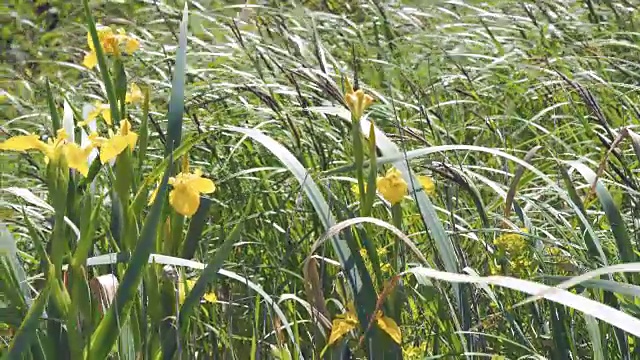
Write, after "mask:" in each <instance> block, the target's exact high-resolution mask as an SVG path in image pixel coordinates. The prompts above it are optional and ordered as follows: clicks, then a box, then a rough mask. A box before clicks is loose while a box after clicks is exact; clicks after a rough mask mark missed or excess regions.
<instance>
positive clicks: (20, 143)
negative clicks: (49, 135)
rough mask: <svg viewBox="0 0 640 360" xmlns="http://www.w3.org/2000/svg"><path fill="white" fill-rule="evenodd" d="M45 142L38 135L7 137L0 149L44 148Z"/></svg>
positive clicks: (23, 149)
mask: <svg viewBox="0 0 640 360" xmlns="http://www.w3.org/2000/svg"><path fill="white" fill-rule="evenodd" d="M44 145H45V144H44V143H43V142H42V141H40V139H39V138H38V135H20V136H14V137H12V138H9V139H7V140H6V141H4V142H3V143H1V144H0V150H12V151H25V150H31V149H39V150H40V149H42V147H43V146H44Z"/></svg>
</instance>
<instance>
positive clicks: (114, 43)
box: [82, 26, 140, 69]
mask: <svg viewBox="0 0 640 360" xmlns="http://www.w3.org/2000/svg"><path fill="white" fill-rule="evenodd" d="M97 30H98V39H99V41H100V46H102V49H103V50H104V53H105V54H113V55H116V56H120V53H121V50H120V47H121V46H122V45H124V52H125V53H127V54H132V53H134V52H135V51H136V50H138V49H139V48H140V42H139V41H138V39H136V38H134V37H132V36H129V35H126V33H125V31H124V29H117V30H116V32H114V31H113V29H111V28H110V27H106V26H105V27H100V28H98V29H97ZM87 44H88V45H89V50H90V51H89V53H88V54H87V55H85V57H84V60H83V61H82V64H83V65H84V66H86V67H87V68H89V69H93V68H94V67H95V66H96V65H97V64H98V57H97V54H96V47H95V46H94V44H93V40H92V39H91V34H90V33H87Z"/></svg>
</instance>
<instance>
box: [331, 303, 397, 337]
mask: <svg viewBox="0 0 640 360" xmlns="http://www.w3.org/2000/svg"><path fill="white" fill-rule="evenodd" d="M374 321H375V323H376V325H378V327H379V328H380V330H382V331H384V332H386V333H387V334H388V335H389V336H390V337H391V339H393V341H395V342H396V343H398V344H401V343H402V333H401V331H400V327H399V326H398V324H397V323H396V322H395V321H394V320H393V319H392V318H390V317H386V316H384V315H383V314H382V311H380V310H378V311H377V312H376V313H375V315H374ZM358 325H359V322H358V317H357V316H356V312H355V308H354V306H353V303H350V304H348V305H347V312H346V313H344V314H341V315H338V316H336V319H334V320H333V322H332V326H331V334H330V335H329V341H328V342H327V345H331V344H333V343H335V342H336V341H338V340H339V339H341V338H342V337H343V336H344V335H345V334H347V333H348V332H350V331H352V330H355V329H356V328H357V327H358Z"/></svg>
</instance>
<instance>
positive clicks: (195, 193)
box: [169, 169, 216, 216]
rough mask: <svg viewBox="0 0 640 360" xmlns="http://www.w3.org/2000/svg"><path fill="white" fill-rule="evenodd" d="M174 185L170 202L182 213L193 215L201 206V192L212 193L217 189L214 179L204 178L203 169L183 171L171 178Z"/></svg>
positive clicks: (170, 180) (170, 182)
mask: <svg viewBox="0 0 640 360" xmlns="http://www.w3.org/2000/svg"><path fill="white" fill-rule="evenodd" d="M169 184H171V186H172V187H173V189H172V190H171V192H170V193H169V204H171V206H172V207H173V208H174V209H175V211H176V212H178V213H179V214H181V215H184V216H192V215H193V214H195V213H196V211H197V210H198V207H199V206H200V194H210V193H212V192H214V191H216V186H215V184H214V183H213V181H211V180H209V179H206V178H203V177H202V171H200V170H199V169H196V170H195V172H193V173H190V172H186V173H185V172H181V173H179V174H178V175H176V177H171V178H169Z"/></svg>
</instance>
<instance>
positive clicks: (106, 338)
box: [84, 159, 172, 359]
mask: <svg viewBox="0 0 640 360" xmlns="http://www.w3.org/2000/svg"><path fill="white" fill-rule="evenodd" d="M170 160H171V159H170ZM170 162H172V161H170ZM169 174H170V173H169V171H165V174H164V177H163V179H162V182H161V184H160V188H159V190H158V200H159V201H156V202H154V204H153V206H152V207H151V211H150V212H149V214H148V215H147V218H146V219H145V223H144V226H143V228H142V232H141V234H140V238H139V240H138V242H137V244H136V248H135V251H134V252H133V255H132V257H131V261H130V263H129V266H128V267H127V269H126V272H125V274H124V276H123V278H122V283H121V285H120V286H119V288H118V292H117V294H116V299H115V302H114V303H113V305H112V306H111V307H110V308H109V310H108V311H107V313H106V314H105V317H104V318H103V319H102V321H100V324H99V325H98V328H97V329H96V331H95V332H94V333H93V335H92V336H91V339H90V341H89V343H88V344H87V346H86V347H85V349H84V355H85V357H87V356H89V357H90V358H92V359H104V358H105V357H106V356H107V355H108V354H109V351H111V348H112V347H113V344H114V343H115V341H116V339H117V337H118V333H119V327H118V323H119V321H120V322H122V321H124V320H126V319H127V317H128V315H129V310H130V309H131V302H132V301H133V299H134V297H135V294H136V291H137V289H138V285H139V284H140V282H141V281H142V275H143V273H144V269H145V268H146V266H147V264H148V262H149V256H150V254H151V250H152V249H153V246H154V242H155V239H156V237H157V229H158V223H159V221H160V215H161V213H162V208H163V206H164V201H162V200H160V199H164V197H165V193H166V191H167V183H168V181H169Z"/></svg>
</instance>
